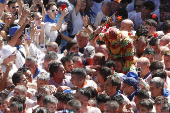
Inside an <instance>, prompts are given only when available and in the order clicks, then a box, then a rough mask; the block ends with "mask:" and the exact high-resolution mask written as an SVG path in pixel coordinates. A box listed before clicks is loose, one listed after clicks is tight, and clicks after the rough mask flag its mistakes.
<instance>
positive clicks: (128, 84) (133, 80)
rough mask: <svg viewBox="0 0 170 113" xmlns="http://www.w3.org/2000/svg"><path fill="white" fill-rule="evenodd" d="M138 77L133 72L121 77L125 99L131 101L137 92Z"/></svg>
mask: <svg viewBox="0 0 170 113" xmlns="http://www.w3.org/2000/svg"><path fill="white" fill-rule="evenodd" d="M138 84H139V82H138V75H137V74H136V73H134V72H129V73H127V74H126V75H125V76H123V84H122V90H123V93H124V94H125V95H126V96H127V98H128V99H129V100H130V101H132V100H133V97H134V95H135V93H136V91H138Z"/></svg>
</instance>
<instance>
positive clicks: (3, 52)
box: [1, 45, 16, 60]
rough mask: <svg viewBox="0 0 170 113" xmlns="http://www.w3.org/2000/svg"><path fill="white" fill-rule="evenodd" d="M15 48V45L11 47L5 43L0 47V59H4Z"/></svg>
mask: <svg viewBox="0 0 170 113" xmlns="http://www.w3.org/2000/svg"><path fill="white" fill-rule="evenodd" d="M15 50H16V48H15V47H11V46H10V45H5V46H3V47H2V49H1V59H2V60H4V59H5V58H7V57H8V56H10V55H11V54H12V53H13V52H14V51H15Z"/></svg>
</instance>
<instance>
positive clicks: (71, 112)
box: [66, 109, 74, 113]
mask: <svg viewBox="0 0 170 113" xmlns="http://www.w3.org/2000/svg"><path fill="white" fill-rule="evenodd" d="M66 113H74V111H73V110H69V109H66Z"/></svg>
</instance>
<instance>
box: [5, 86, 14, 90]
mask: <svg viewBox="0 0 170 113" xmlns="http://www.w3.org/2000/svg"><path fill="white" fill-rule="evenodd" d="M14 87H15V86H11V87H8V86H6V89H7V90H10V89H14Z"/></svg>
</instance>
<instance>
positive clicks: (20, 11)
mask: <svg viewBox="0 0 170 113" xmlns="http://www.w3.org/2000/svg"><path fill="white" fill-rule="evenodd" d="M17 3H18V6H19V10H18V14H19V15H21V13H22V10H23V7H22V6H23V4H24V3H23V2H22V0H17Z"/></svg>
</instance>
